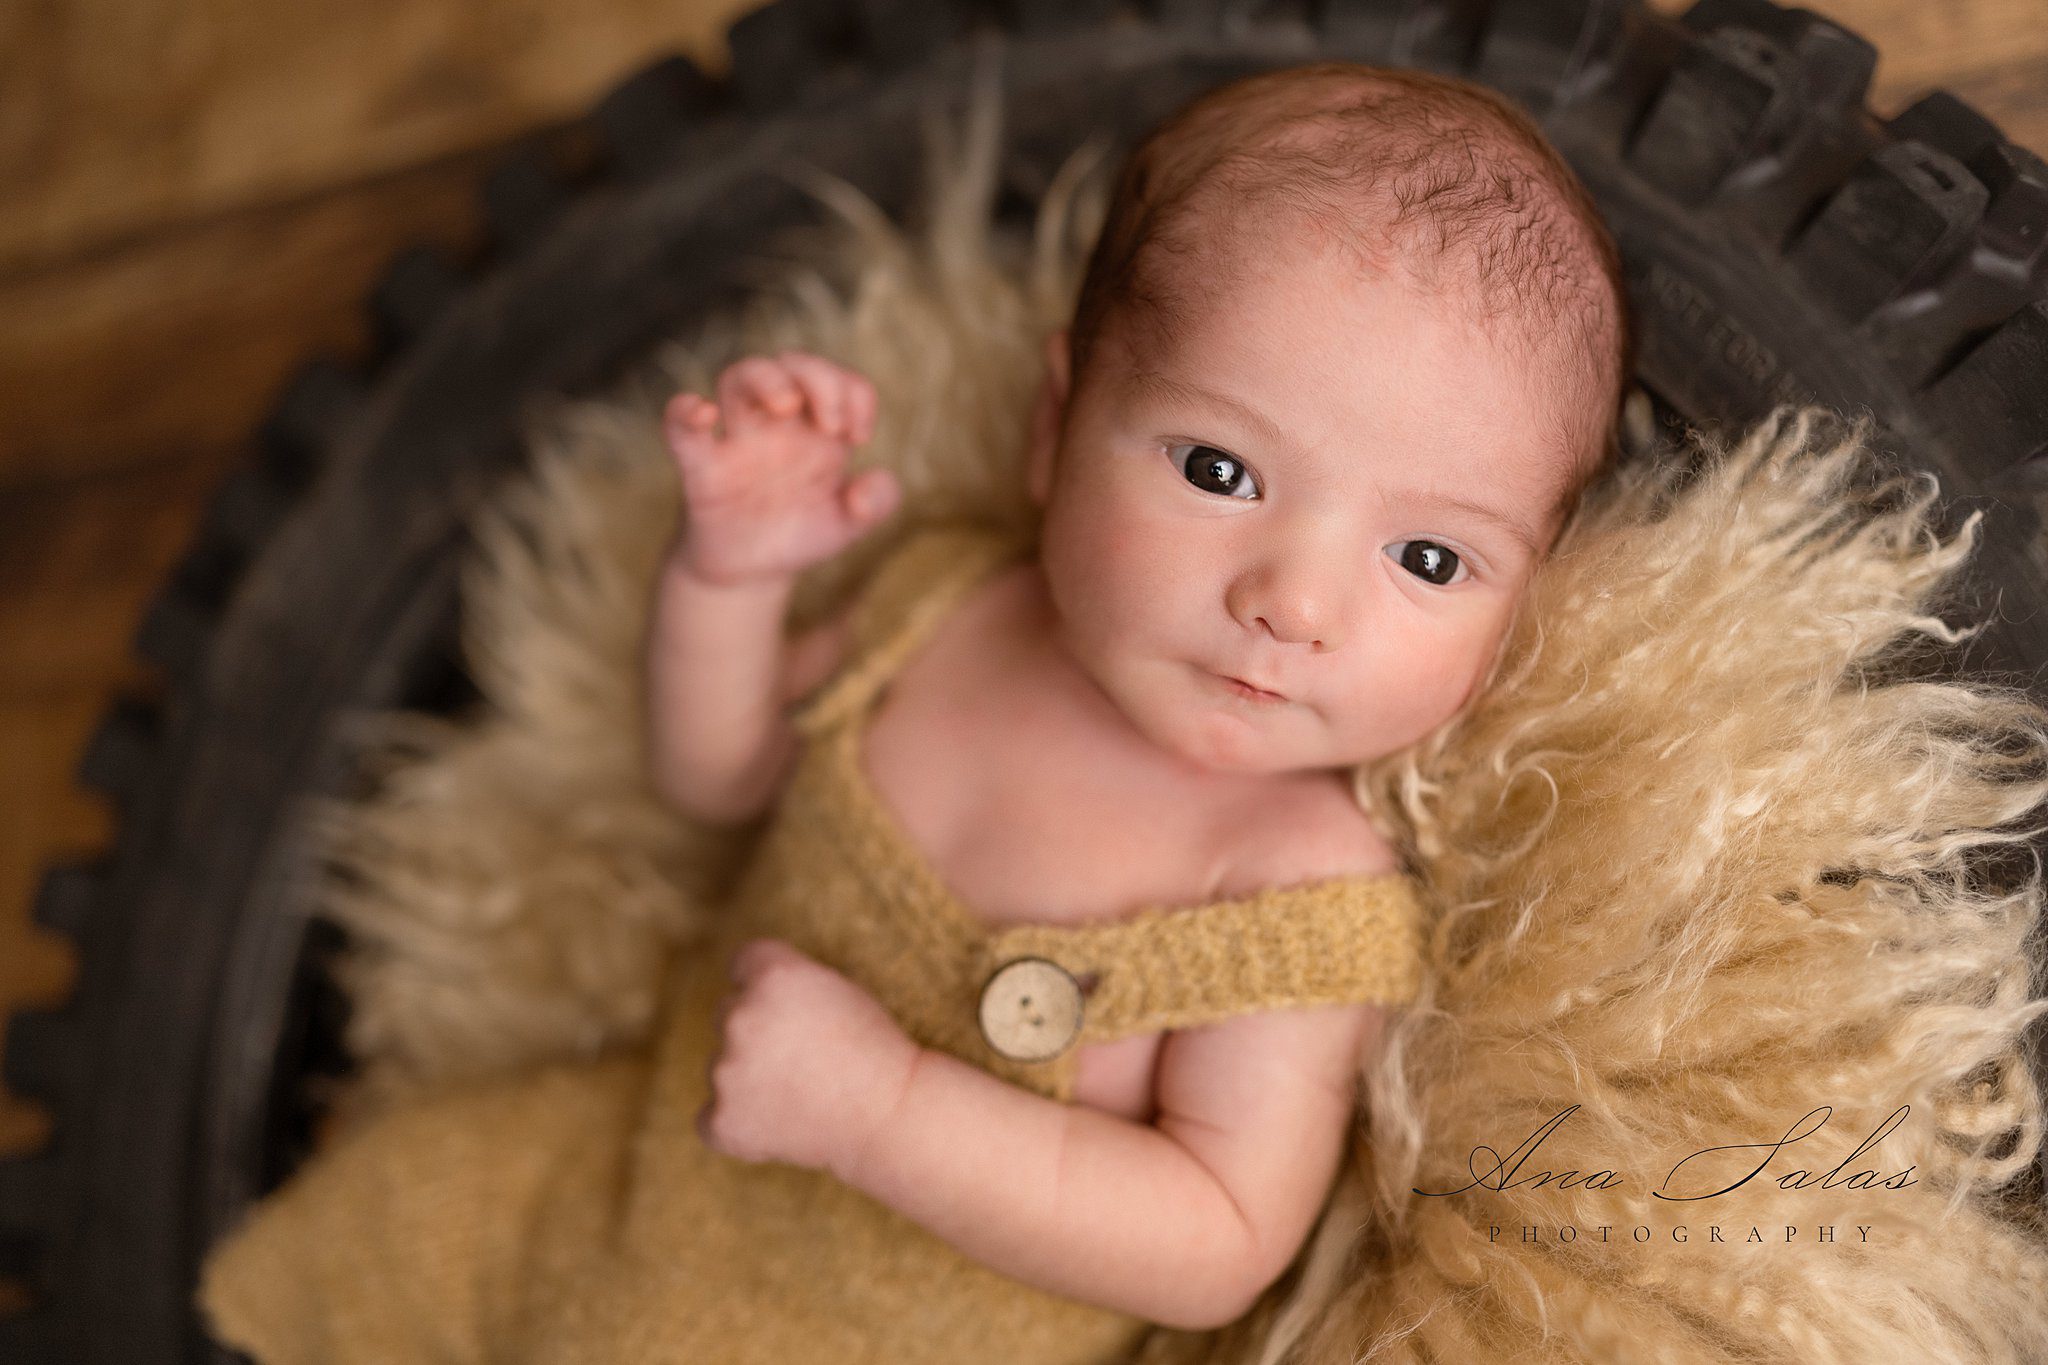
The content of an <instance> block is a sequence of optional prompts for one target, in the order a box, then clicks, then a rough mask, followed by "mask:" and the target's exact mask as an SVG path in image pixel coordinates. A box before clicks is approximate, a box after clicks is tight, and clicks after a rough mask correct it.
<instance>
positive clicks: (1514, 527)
mask: <svg viewBox="0 0 2048 1365" xmlns="http://www.w3.org/2000/svg"><path fill="white" fill-rule="evenodd" d="M1400 499H1405V500H1407V501H1412V502H1426V503H1435V504H1437V505H1439V506H1443V507H1455V508H1457V509H1458V510H1459V511H1461V512H1465V513H1468V514H1469V515H1471V516H1475V517H1478V518H1479V519H1480V520H1481V521H1484V522H1488V523H1490V524H1491V525H1494V526H1498V527H1499V528H1500V529H1501V530H1503V531H1505V532H1506V533H1507V534H1508V535H1510V536H1513V537H1514V540H1515V543H1516V544H1517V545H1520V546H1521V547H1522V548H1523V549H1525V550H1527V551H1528V552H1529V553H1530V554H1531V555H1532V556H1533V555H1535V554H1537V553H1538V551H1539V549H1540V548H1541V547H1539V546H1538V545H1537V544H1536V537H1535V534H1534V533H1533V532H1531V531H1530V530H1529V528H1528V527H1527V526H1525V525H1523V524H1522V523H1521V522H1520V521H1518V520H1517V519H1515V518H1514V517H1511V516H1509V515H1507V514H1506V513H1505V512H1502V511H1500V510H1498V509H1497V508H1493V507H1489V506H1487V505H1486V504H1485V503H1483V502H1473V501H1472V500H1471V499H1470V498H1464V497H1460V496H1459V495H1458V494H1456V493H1444V492H1439V491H1438V490H1436V489H1431V488H1412V489H1409V490H1408V491H1407V492H1406V493H1404V494H1402V495H1400Z"/></svg>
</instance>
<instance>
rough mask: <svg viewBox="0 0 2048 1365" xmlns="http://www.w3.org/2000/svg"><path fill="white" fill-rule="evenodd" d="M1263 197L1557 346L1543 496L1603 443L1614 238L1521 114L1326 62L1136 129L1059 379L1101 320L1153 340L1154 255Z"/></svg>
mask: <svg viewBox="0 0 2048 1365" xmlns="http://www.w3.org/2000/svg"><path fill="white" fill-rule="evenodd" d="M1274 209H1278V210H1281V211H1284V212H1291V213H1292V214H1294V215H1295V216H1296V217H1297V218H1298V219H1302V220H1306V223H1307V225H1308V226H1309V228H1310V229H1311V230H1312V231H1314V232H1316V233H1318V234H1320V235H1321V236H1322V237H1323V238H1325V239H1327V240H1330V241H1333V242H1335V243H1336V244H1337V245H1339V246H1340V247H1343V248H1345V249H1347V250H1349V251H1350V252H1351V254H1352V256H1353V259H1355V260H1356V261H1358V263H1359V266H1360V268H1361V269H1362V270H1369V271H1375V272H1386V271H1387V270H1388V269H1389V268H1390V267H1395V266H1398V267H1399V268H1401V269H1402V270H1403V271H1404V272H1405V273H1406V274H1407V275H1408V277H1409V279H1410V281H1411V282H1412V283H1415V284H1417V285H1419V286H1421V287H1424V288H1429V289H1437V288H1442V287H1444V286H1445V284H1446V282H1448V283H1449V284H1450V285H1451V286H1452V287H1455V288H1456V289H1457V290H1458V292H1459V294H1460V295H1461V297H1462V299H1463V300H1464V301H1465V302H1466V303H1467V304H1468V305H1469V306H1471V307H1472V308H1473V309H1474V310H1475V312H1476V313H1477V314H1478V315H1479V316H1480V317H1481V318H1482V319H1483V320H1484V321H1485V322H1486V323H1487V324H1489V325H1491V324H1493V323H1495V322H1498V321H1502V320H1505V321H1506V322H1507V323H1508V324H1509V326H1510V327H1511V328H1513V329H1514V330H1515V331H1516V333H1517V334H1518V339H1520V340H1523V341H1526V342H1529V343H1532V344H1535V345H1537V346H1539V347H1541V348H1543V349H1544V350H1547V351H1549V352H1550V353H1551V354H1553V355H1556V356H1559V357H1561V358H1562V359H1563V361H1564V368H1565V369H1566V371H1567V372H1568V373H1569V375H1570V379H1569V383H1570V385H1571V386H1572V387H1571V388H1569V389H1568V390H1567V391H1566V392H1565V393H1564V394H1563V395H1562V399H1563V401H1562V402H1561V403H1560V404H1558V405H1557V406H1558V407H1560V408H1561V409H1562V411H1563V413H1564V414H1565V415H1564V416H1563V417H1562V418H1559V417H1558V416H1557V415H1556V413H1555V412H1553V413H1552V414H1551V415H1550V420H1553V421H1556V422H1558V423H1559V428H1560V429H1559V434H1558V439H1559V440H1560V442H1561V443H1562V444H1563V447H1564V449H1566V450H1567V451H1569V452H1570V455H1571V458H1572V460H1573V469H1574V477H1573V478H1572V479H1571V480H1570V482H1569V483H1568V485H1567V486H1566V487H1565V488H1564V490H1563V491H1562V493H1561V495H1560V498H1559V500H1558V502H1557V504H1556V505H1555V507H1554V509H1553V510H1554V512H1556V513H1557V514H1560V515H1561V514H1563V513H1564V512H1566V511H1568V510H1569V509H1570V508H1571V507H1572V506H1573V505H1575V504H1576V503H1577V501H1578V499H1579V496H1580V494H1581V493H1582V492H1583V491H1584V490H1585V488H1586V487H1587V486H1588V485H1589V484H1591V483H1592V482H1593V481H1594V480H1595V479H1597V478H1598V477H1599V476H1600V475H1601V474H1603V473H1605V472H1606V470H1607V469H1608V468H1609V467H1610V466H1611V465H1612V464H1613V463H1614V461H1615V460H1616V459H1617V458H1618V456H1619V443H1618V417H1619V413H1620V407H1621V401H1622V396H1623V392H1624V389H1625V387H1626V385H1627V382H1628V375H1629V373H1630V370H1631V363H1632V359H1633V348H1634V338H1633V334H1632V331H1631V328H1630V325H1629V318H1628V308H1627V302H1626V299H1627V295H1626V284H1625V281H1624V278H1623V275H1622V266H1621V254H1620V252H1619V251H1618V250H1617V249H1616V247H1615V244H1614V239H1613V237H1612V236H1611V235H1610V234H1609V233H1608V230H1607V227H1606V224H1605V223H1604V222H1603V221H1602V220H1601V217H1600V212H1599V209H1598V208H1597V206H1596V205H1595V204H1594V202H1593V198H1592V196H1591V195H1590V194H1588V193H1587V192H1586V189H1585V187H1584V186H1583V185H1582V184H1581V183H1580V182H1579V179H1578V177H1577V176H1576V175H1575V174H1574V173H1573V172H1572V169H1571V167H1570V165H1569V164H1567V163H1566V161H1565V160H1564V158H1563V157H1562V156H1560V155H1559V154H1558V152H1557V150H1556V149H1555V148H1554V147H1552V146H1551V144H1550V142H1549V140H1548V139H1547V138H1546V137H1545V136H1544V135H1543V130H1542V129H1541V128H1540V127H1539V126H1538V125H1537V124H1536V122H1535V120H1534V119H1532V118H1530V117H1529V115H1528V114H1526V113H1524V112H1523V111H1522V109H1521V108H1519V107H1518V106H1517V105H1516V104H1515V103H1514V102H1513V101H1512V100H1510V99H1508V98H1507V97H1506V96H1504V95H1501V94H1498V93H1496V92H1494V91H1492V90H1489V89H1487V88H1486V87H1485V86H1483V85H1477V84H1474V83H1473V82H1471V81H1465V80H1460V79H1458V78H1456V77H1451V76H1442V75H1437V74H1434V73H1431V72H1425V71H1415V70H1408V69H1402V68H1383V67H1374V66H1366V65H1363V64H1360V63H1357V62H1342V61H1325V62H1316V63H1312V64H1309V65H1306V66H1296V67H1285V68H1280V69H1278V70H1273V71H1266V72H1261V73H1259V74H1257V75H1253V76H1247V77H1245V78H1243V79H1241V80H1237V81H1232V82H1230V83H1229V84H1226V85H1222V86H1219V87H1217V88H1215V89H1213V90H1209V91H1207V92H1205V93H1203V94H1202V95H1199V96H1197V97H1196V98H1194V99H1193V100H1191V101H1189V102H1188V103H1187V104H1185V105H1183V106H1182V107H1181V108H1180V109H1179V110H1178V111H1177V112H1175V113H1174V114H1173V115H1171V116H1170V117H1168V118H1167V119H1166V120H1165V121H1163V122H1162V123H1160V124H1159V125H1158V126H1157V127H1155V128H1154V129H1153V130H1152V131H1151V132H1150V133H1149V134H1147V135H1146V137H1145V138H1144V139H1143V140H1142V141H1141V142H1140V143H1139V144H1138V145H1137V146H1136V147H1135V148H1133V149H1132V151H1131V152H1130V154H1129V156H1128V157H1127V158H1126V159H1125V160H1124V163H1123V165H1122V168H1121V169H1120V171H1119V172H1118V175H1117V178H1116V184H1115V188H1114V190H1113V191H1112V197H1111V200H1110V203H1109V206H1108V210H1107V215H1106V217H1105V220H1104V223H1103V228H1102V235H1101V237H1100V238H1099V239H1098V241H1097V242H1096V244H1095V249H1094V251H1093V253H1092V255H1091V256H1090V258H1089V261H1088V267H1087V271H1086V273H1085V275H1084V276H1083V279H1082V283H1081V291H1080V295H1079V298H1078V300H1077V302H1076V305H1075V311H1074V318H1073V322H1072V328H1071V338H1070V344H1071V347H1072V358H1073V371H1074V374H1075V376H1076V377H1077V380H1078V377H1079V376H1080V375H1082V374H1084V373H1085V372H1086V366H1087V363H1088V360H1089V358H1090V357H1091V356H1092V355H1093V354H1094V353H1095V350H1096V348H1097V346H1098V345H1099V344H1100V343H1101V341H1102V339H1103V337H1104V336H1105V335H1106V334H1107V333H1108V332H1109V330H1110V327H1111V324H1112V323H1116V324H1120V325H1129V326H1134V327H1138V328H1142V329H1145V330H1146V331H1147V332H1148V334H1149V335H1151V336H1152V337H1154V338H1155V339H1160V340H1163V339H1164V338H1165V337H1166V335H1167V334H1168V333H1169V332H1170V331H1171V329H1172V326H1173V324H1174V323H1176V322H1177V321H1180V320H1182V319H1183V317H1184V310H1185V306H1186V303H1187V293H1188V291H1189V288H1190V286H1189V285H1187V284H1186V283H1184V282H1183V281H1185V280H1186V279H1188V278H1189V277H1190V275H1191V272H1188V271H1185V270H1183V271H1181V272H1178V274H1177V275H1170V274H1169V273H1168V272H1166V271H1164V270H1162V269H1160V268H1159V267H1160V266H1161V265H1162V264H1163V260H1162V258H1163V257H1183V258H1186V257H1191V256H1196V255H1198V254H1199V255H1200V256H1202V257H1203V261H1204V264H1207V265H1213V266H1214V268H1215V269H1218V270H1225V269H1227V268H1228V266H1229V261H1230V254H1229V253H1227V252H1215V251H1214V250H1213V249H1212V243H1211V241H1210V240H1209V239H1213V238H1220V239H1222V240H1223V241H1225V242H1233V243H1235V242H1241V241H1244V240H1248V239H1249V238H1250V237H1251V236H1252V234H1254V233H1255V232H1257V231H1259V230H1260V229H1261V228H1262V227H1270V225H1271V218H1270V212H1269V213H1268V216H1267V217H1266V218H1265V219H1263V220H1262V218H1261V215H1260V212H1259V211H1260V210H1268V211H1270V210H1274ZM1446 267H1449V268H1448V269H1446ZM1440 270H1441V271H1442V273H1439V272H1440ZM1224 278H1228V277H1227V276H1226V277H1224ZM1169 280H1172V281H1174V282H1172V283H1169ZM1195 287H1199V286H1195ZM1589 412H1590V413H1592V414H1594V417H1593V418H1592V419H1591V420H1590V421H1589V420H1588V419H1587V418H1586V417H1584V416H1583V415H1582V414H1586V413H1589ZM1589 428H1590V429H1589Z"/></svg>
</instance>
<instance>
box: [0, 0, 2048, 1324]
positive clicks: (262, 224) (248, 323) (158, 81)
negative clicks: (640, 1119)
mask: <svg viewBox="0 0 2048 1365" xmlns="http://www.w3.org/2000/svg"><path fill="white" fill-rule="evenodd" d="M752 7H753V0H683V3H675V2H674V0H598V3H595V4H591V5H584V6H575V7H564V6H558V5H553V4H547V3H543V0H303V2H302V3H299V4H295V5H287V6H268V7H254V8H252V7H249V6H246V5H238V4H233V3H230V0H54V3H50V4H45V5H10V6H0V54H4V55H0V88H5V89H6V90H7V92H8V94H7V99H6V101H5V107H4V108H0V185H6V186H7V187H8V192H7V195H6V203H7V211H6V213H4V214H0V318H5V319H6V326H5V327H4V328H0V413H5V415H6V421H5V422H4V423H0V768H4V771H5V773H6V776H7V781H6V783H5V785H4V787H0V1020H4V1017H5V1013H6V1011H7V1010H8V1009H11V1008H14V1007H17V1006H20V1005H29V1004H40V1003H45V1002H50V1001H53V1000H56V999H58V998H61V997H62V995H63V994H64V993H65V992H66V991H67V990H68V988H69V982H70V978H71V973H72V970H73V964H72V963H71V961H70V959H69V956H68V951H67V947H66V945H65V944H64V943H62V942H61V941H59V940H56V939H54V938H52V937H50V936H48V935H46V934H44V933H42V932H41V931H39V930H36V929H34V928H32V927H31V926H30V925H29V923H28V915H27V907H28V901H29V898H30V896H31V895H32V893H33V891H34V888H35V885H36V882H37V878H38V874H39V870H40V868H41V867H42V866H43V864H44V863H45V862H48V861H53V860H60V859H64V858H68V857H73V856H76V855H78V854H81V853H84V852H88V851H90V850H92V849H94V848H96V847H98V846H100V845H101V844H102V843H103V841H104V840H106V839H107V837H108V835H109V833H110V830H109V825H108V818H107V813H106V812H105V811H104V810H103V809H101V808H100V805H99V804H98V803H97V802H96V801H95V800H93V799H90V798H89V797H87V796H85V795H83V794H81V793H79V792H78V791H77V790H76V789H75V788H74V787H73V785H72V781H71V775H72V770H73V767H74V765H75V763H76V759H77V751H78V749H79V746H80V744H81V743H82V742H83V740H84V738H85V736H86V735H87V734H88V733H89V731H90V729H91V727H92V725H93V723H94V721H95V720H96V718H97V717H98V715H99V714H100V712H101V710H102V708H103V707H104V706H105V704H106V701H107V699H108V697H109V696H110V695H112V694H113V693H114V692H115V691H116V690H117V689H119V688H120V687H122V686H123V685H125V684H128V683H131V682H135V681H140V680H141V679H142V677H143V673H142V670H141V669H140V668H139V666H137V665H135V664H134V663H132V662H131V660H130V657H129V651H128V642H129V637H130V635H131V633H132V631H133V628H134V623H135V620H136V617H137V614H138V613H139V611H140V609H141V607H142V606H143V604H144V603H145V602H146V601H147V600H148V597H149V595H150V593H151V592H152V590H153V589H154V587H155V586H156V584H157V583H159V582H160V581H161V580H162V578H163V576H164V574H165V573H166V571H167V570H168V569H169V567H170V566H171V565H172V563H173V562H175V560H176V559H177V557H178V555H179V553H180V551H181V550H182V548H183V546H184V544H185V542H186V539H187V537H188V536H189V534H190V532H191V528H192V526H193V523H194V520H195V518H196V516H197V514H198V512H199V510H200V509H201V507H202V506H203V505H204V502H205V499H206V496H207V494H208V492H209V490H210V489H211V487H212V486H213V484H214V482H215V481H216V480H217V479H218V478H219V477H220V476H221V474H222V473H223V471H225V470H227V469H229V468H231V467H232V466H233V465H234V464H235V463H236V461H237V460H238V459H239V458H240V444H241V442H242V440H243V438H244V435H245V433H246V432H247V431H248V430H249V428H250V426H251V424H252V423H253V422H254V421H255V420H256V419H257V418H258V417H259V416H260V415H261V414H262V412H263V410H264V408H265V406H266V404H267V403H268V401H269V399H270V397H271V395H272V393H273V391H274V389H275V388H276V386H277V385H278V384H279V383H280V382H281V381H282V380H283V379H284V378H285V377H286V376H287V375H288V374H289V373H290V371H291V370H292V369H293V368H294V367H295V366H296V365H297V363H298V362H299V361H300V360H302V359H303V358H305V357H306V356H308V355H310V354H312V353H313V352H315V351H316V350H321V349H326V350H328V351H330V352H332V353H335V354H338V355H341V356H343V357H349V356H353V355H355V354H357V353H358V352H359V351H360V350H361V349H362V348H363V347H364V346H365V345H366V342H367V337H366V336H365V333H364V321H363V315H362V310H361V299H362V297H363V295H364V292H365V290H366V289H367V288H368V287H369V285H370V284H371V283H372V282H373V281H374V280H375V279H376V277H377V276H378V274H379V272H380V270H381V268H382V266H383V264H384V263H385V262H386V261H387V260H388V259H389V258H390V256H391V255H392V254H393V253H394V252H395V251H397V250H398V249H400V248H402V247H404V246H408V245H412V244H415V243H419V242H438V243H444V244H449V245H451V246H455V247H460V246H461V245H462V244H464V243H466V242H468V241H469V240H470V239H471V235H472V234H473V233H474V232H475V231H476V227H477V209H476V204H477V191H478V186H479V184H480V180H481V176H482V174H483V173H484V171H485V170H486V169H487V168H488V167H489V166H490V165H491V164H492V161H493V154H494V152H496V151H497V150H498V149H501V148H502V147H504V146H505V145H506V144H508V143H509V142H511V141H513V140H515V139H516V138H517V137H518V136H520V135H521V134H522V133H525V132H528V131H530V130H533V129H536V128H541V127H544V126H547V125H550V124H553V123H556V122H558V121H561V120H564V119H567V118H569V117H572V116H574V115H576V114H578V113H580V112H582V111H583V110H584V109H585V108H586V107H587V106H588V105H589V103H590V102H591V101H592V100H594V99H595V98H596V97H597V96H598V95H600V94H602V93H603V92H604V91H605V90H606V89H608V88H609V87H610V86H611V85H612V84H613V83H614V82H616V81H617V80H618V79H620V78H621V77H623V76H624V75H625V74H627V73H628V72H630V71H632V70H634V69H636V68H637V67H639V66H641V65H643V64H645V63H646V62H647V61H649V60H652V59H653V58H655V57H657V56H660V55H663V54H665V53H668V52H672V51H683V52H686V53H689V54H690V55H691V56H692V57H694V58H695V59H696V60H697V61H698V62H699V64H700V65H703V66H704V67H706V68H707V69H710V70H714V71H716V70H722V69H723V67H724V65H725V60H726V59H725V49H724V43H723V38H722V36H721V35H722V34H723V32H724V29H725V26H726V25H727V23H729V22H730V20H731V18H733V17H734V16H735V15H737V14H738V13H740V12H742V11H744V10H746V9H750V8H752ZM1658 7H1659V8H1661V9H1665V10H1670V11H1676V10H1679V9H1682V8H1684V6H1683V5H1681V4H1674V3H1669V0H1662V2H1661V3H1659V4H1658ZM1810 7H1811V8H1816V9H1818V10H1820V11H1821V12H1823V13H1826V14H1828V15H1829V16H1830V17H1833V18H1835V19H1837V20H1838V21H1839V22H1841V23H1843V24H1845V25H1847V26H1848V27H1850V28H1852V29H1855V30H1857V31H1858V32H1860V33H1862V34H1863V35H1864V36H1865V37H1866V38H1868V39H1870V40H1871V41H1872V42H1874V43H1875V44H1876V45H1877V48H1878V51H1879V54H1880V62H1879V66H1878V71H1877V85H1876V89H1875V92H1874V96H1873V100H1872V103H1873V105H1874V107H1875V108H1876V109H1877V111H1878V112H1879V113H1881V114H1890V113H1893V112H1896V111H1897V110H1898V109H1899V108H1901V107H1903V106H1904V105H1905V104H1907V103H1909V102H1910V101H1911V100H1912V99H1913V98H1914V97H1915V96H1917V95H1918V94H1920V93H1922V92H1924V91H1925V90H1927V89H1929V88H1932V87H1935V86H1944V87H1946V88H1948V89H1950V90H1952V91H1954V92H1955V93H1957V94H1958V95H1960V96H1962V97H1963V98H1965V99H1967V100H1969V101H1970V102H1971V103H1973V104H1975V105H1976V106H1977V107H1978V108H1980V109H1981V110H1983V111H1984V112H1985V113H1986V114H1988V115H1989V116H1991V117H1992V118H1994V119H1996V120H1997V121H1998V122H1999V123H2000V124H2001V125H2002V126H2003V127H2004V128H2005V129H2006V131H2007V133H2008V134H2010V135H2011V136H2013V137H2014V138H2015V139H2016V140H2018V141H2021V142H2023V143H2026V144H2028V145H2030V146H2032V147H2034V148H2036V149H2037V150H2038V149H2048V0H1950V2H1949V3H1930V2H1929V0H1836V3H1832V4H1819V5H1814V6H1810ZM10 67H11V68H13V69H11V70H10V69H8V68H10ZM0 1046H4V1023H0ZM46 1131H47V1121H46V1119H45V1117H44V1115H43V1114H42V1113H41V1112H40V1111H39V1110H37V1109H36V1108H35V1107H34V1106H31V1105H28V1104H25V1103H22V1102H19V1101H16V1100H14V1099H12V1098H11V1097H8V1096H5V1095H4V1094H0V1152H6V1151H12V1150H20V1149H23V1148H27V1147H32V1146H35V1145H37V1144H38V1143H40V1142H41V1141H42V1140H43V1138H44V1136H45V1134H46ZM5 1291H6V1287H5V1286H4V1285H0V1308H4V1307H5V1306H6V1304H7V1302H8V1299H7V1298H6V1295H5Z"/></svg>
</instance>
